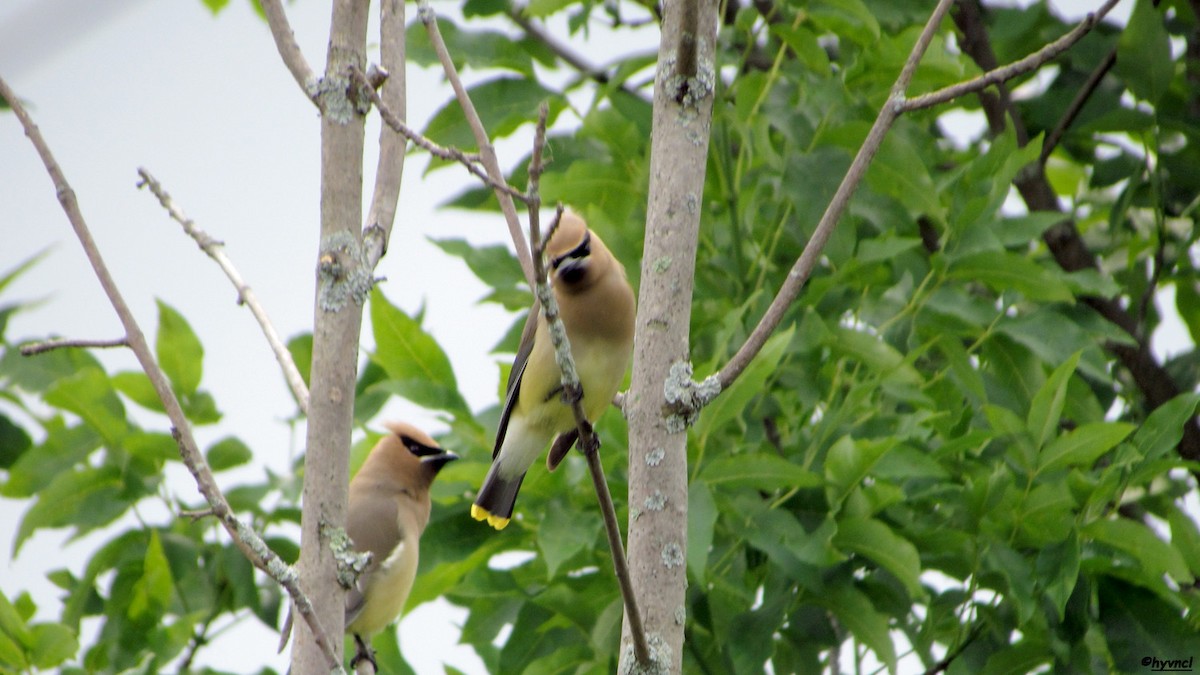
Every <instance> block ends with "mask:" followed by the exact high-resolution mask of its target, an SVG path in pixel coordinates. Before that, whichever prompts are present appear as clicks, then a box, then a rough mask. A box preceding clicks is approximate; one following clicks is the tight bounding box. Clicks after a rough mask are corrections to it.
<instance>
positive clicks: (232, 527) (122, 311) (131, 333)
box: [0, 78, 342, 672]
mask: <svg viewBox="0 0 1200 675" xmlns="http://www.w3.org/2000/svg"><path fill="white" fill-rule="evenodd" d="M0 98H3V99H4V100H6V101H8V104H9V106H10V107H11V108H12V110H13V112H14V113H16V115H17V119H19V120H20V121H21V126H22V127H24V129H25V135H26V136H28V137H29V140H30V142H32V143H33V146H34V148H35V149H36V150H37V153H38V155H39V156H40V157H41V159H42V164H44V165H45V167H46V172H47V173H48V174H49V175H50V180H51V181H52V182H53V183H54V188H55V190H56V191H57V193H58V201H59V203H60V204H61V205H62V207H63V211H64V212H65V213H66V215H67V220H69V221H70V223H71V227H72V228H73V229H74V230H75V236H76V237H77V238H78V239H79V243H80V244H81V245H82V246H83V251H84V253H85V254H86V255H87V258H88V262H90V263H91V265H92V269H93V270H94V271H95V273H96V278H97V279H98V280H99V282H100V286H101V287H102V288H103V289H104V293H105V295H107V296H108V299H109V302H110V303H111V304H112V306H113V310H114V311H115V312H116V313H117V317H118V318H119V319H120V320H121V325H122V326H123V327H124V328H125V335H126V339H128V341H129V347H130V349H132V350H133V353H134V355H135V356H136V357H137V360H138V363H139V364H140V365H141V366H142V370H143V371H145V373H146V377H148V378H149V379H150V383H151V384H152V385H153V386H154V390H155V392H156V393H157V394H158V397H159V399H160V400H161V401H162V404H163V408H164V409H165V410H166V413H167V416H168V418H170V420H171V424H172V425H173V426H172V429H171V434H172V436H173V437H174V438H175V442H176V444H177V445H178V446H179V451H180V455H181V456H182V458H183V463H184V464H185V465H186V466H187V468H188V470H189V471H190V472H191V473H192V476H193V477H194V478H195V480H196V486H197V487H198V488H199V490H200V493H201V494H202V495H204V498H205V500H206V501H208V503H209V504H210V505H211V506H212V509H213V514H214V515H216V516H217V518H218V519H219V520H220V521H221V524H222V525H223V526H224V527H225V530H226V531H227V532H228V533H229V535H230V537H232V539H233V543H234V545H235V546H237V547H238V549H240V550H241V551H242V554H243V555H245V556H246V558H247V559H248V560H249V561H250V562H251V563H252V564H253V565H254V566H255V567H257V568H259V569H260V570H262V571H264V572H266V573H267V574H268V575H270V576H271V578H273V579H275V580H276V581H278V582H279V584H280V585H282V586H283V587H284V588H285V589H287V592H288V594H289V595H290V596H291V598H292V601H293V602H295V603H296V606H297V608H298V609H299V611H300V614H301V615H302V616H304V618H305V620H306V621H307V622H308V625H309V628H310V630H311V631H312V633H313V635H314V636H315V637H316V640H317V644H318V646H319V648H320V650H321V653H322V654H323V655H324V657H325V659H326V661H327V665H328V667H329V668H330V669H332V670H335V671H338V672H341V671H342V664H341V661H340V660H339V659H338V658H337V652H336V651H335V650H334V647H333V644H332V643H331V642H330V640H329V636H328V635H327V634H326V633H325V630H324V629H323V628H322V627H321V625H320V622H318V621H317V620H316V618H315V615H314V614H313V606H312V604H311V603H310V602H309V600H308V597H307V596H306V595H305V594H304V593H303V592H302V591H301V590H300V586H299V583H298V576H297V574H296V571H295V570H294V569H292V568H291V567H289V566H288V565H287V564H286V563H284V562H283V561H282V560H281V559H280V558H279V556H277V555H276V554H275V553H274V552H272V551H271V549H270V548H269V547H268V546H267V545H266V543H265V542H264V541H263V540H262V537H260V536H259V535H258V533H256V532H255V531H254V529H253V528H251V527H250V526H249V525H246V524H245V523H244V522H242V521H241V519H239V518H238V517H237V515H236V514H235V513H234V512H233V509H232V508H231V507H230V506H229V502H228V501H227V500H226V499H225V495H224V494H223V493H222V492H221V488H220V487H219V486H218V485H217V482H216V479H215V478H214V477H213V474H212V469H211V468H210V467H209V466H208V462H207V461H206V460H205V459H204V454H203V453H201V452H200V448H199V447H198V446H197V445H196V439H195V438H193V437H192V430H191V426H190V425H189V424H188V421H187V417H185V416H184V414H183V409H182V408H181V407H180V405H179V400H178V399H177V398H176V397H175V392H174V391H172V390H171V385H170V384H169V383H168V381H167V376H166V374H164V373H163V371H162V368H160V367H159V365H158V362H157V361H155V359H154V352H153V351H152V350H151V349H150V345H149V344H148V343H147V342H146V336H145V335H144V334H143V333H142V329H141V327H140V326H138V323H137V320H136V319H134V317H133V312H131V311H130V309H129V305H127V304H126V303H125V299H124V297H122V295H121V292H120V290H119V289H118V288H117V285H116V282H115V281H113V278H112V275H111V274H110V273H109V271H108V266H107V265H106V264H105V262H104V259H103V257H102V256H101V255H100V250H99V248H98V247H97V246H96V242H95V240H94V239H93V238H92V234H91V231H90V230H89V229H88V226H87V223H86V222H85V221H84V219H83V213H82V212H81V211H80V209H79V202H78V201H77V200H76V198H75V191H74V190H73V189H71V186H70V184H69V183H67V179H66V177H65V176H64V175H63V172H62V169H61V168H60V167H59V165H58V162H57V160H55V159H54V155H53V154H52V153H51V152H50V148H49V146H48V145H47V144H46V141H45V139H43V138H42V134H41V132H40V131H39V130H38V128H37V125H35V124H34V123H33V119H32V118H30V116H29V114H28V113H27V112H26V111H25V108H24V106H22V105H21V101H20V100H19V99H18V98H17V97H16V95H14V94H13V91H12V89H10V88H9V86H8V83H6V82H5V81H4V80H3V78H0Z"/></svg>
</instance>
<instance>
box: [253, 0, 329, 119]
mask: <svg viewBox="0 0 1200 675" xmlns="http://www.w3.org/2000/svg"><path fill="white" fill-rule="evenodd" d="M260 4H261V5H262V8H263V13H264V14H266V15H267V25H268V26H270V28H271V37H272V38H274V39H275V47H276V48H277V49H278V50H279V56H280V57H281V58H282V59H283V64H284V65H285V66H287V69H288V72H290V73H291V74H292V77H294V78H295V79H296V84H298V85H300V89H301V90H302V91H303V92H304V95H305V96H307V97H308V100H310V101H312V102H313V103H314V104H315V103H317V92H318V90H319V86H320V78H318V77H317V74H316V73H314V72H313V69H312V67H311V66H309V65H308V61H306V60H305V59H304V53H303V52H301V51H300V45H298V44H296V34H295V33H293V32H292V26H291V25H290V24H289V23H288V20H287V14H285V13H284V11H283V4H282V2H281V0H262V1H261V3H260Z"/></svg>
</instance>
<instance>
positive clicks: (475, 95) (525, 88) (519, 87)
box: [425, 77, 563, 151]
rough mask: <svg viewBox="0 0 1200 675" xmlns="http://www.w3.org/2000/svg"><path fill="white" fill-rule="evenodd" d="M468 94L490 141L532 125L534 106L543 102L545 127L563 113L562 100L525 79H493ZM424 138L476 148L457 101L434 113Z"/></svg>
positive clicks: (463, 147) (465, 148) (534, 113)
mask: <svg viewBox="0 0 1200 675" xmlns="http://www.w3.org/2000/svg"><path fill="white" fill-rule="evenodd" d="M468 93H470V95H471V100H472V101H474V102H475V107H476V108H477V109H478V111H479V117H480V119H481V120H482V121H483V127H484V128H485V129H487V130H488V133H489V134H491V137H492V138H493V139H495V138H503V137H505V136H508V135H510V134H512V133H513V132H514V131H516V130H517V128H519V127H520V126H521V125H523V124H526V123H532V122H533V121H534V119H535V117H536V116H537V110H538V106H539V105H541V104H542V102H544V101H548V102H549V103H550V114H549V117H548V118H547V124H553V123H554V120H555V119H556V118H557V117H558V113H559V112H560V111H561V110H562V109H563V102H562V99H561V98H559V97H558V95H557V94H556V93H555V92H553V91H551V90H549V89H546V88H545V87H543V86H542V85H540V84H538V83H537V81H535V80H532V79H527V78H512V77H500V78H496V79H494V80H489V81H487V82H484V83H482V84H477V85H475V86H473V87H471V88H470V89H469V90H468ZM425 135H426V136H428V137H429V138H431V139H433V140H434V141H436V142H438V143H440V144H442V145H452V146H454V147H457V148H459V149H461V150H464V151H465V150H468V149H470V148H474V147H476V143H475V135H474V134H473V133H472V132H471V127H470V125H468V124H467V120H466V118H465V117H464V116H463V113H462V107H461V106H459V104H458V101H457V100H451V101H450V102H448V103H447V104H446V105H445V106H443V107H442V109H441V110H438V111H437V112H436V113H434V115H433V118H432V119H430V120H429V124H428V125H426V127H425Z"/></svg>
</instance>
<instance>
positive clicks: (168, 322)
mask: <svg viewBox="0 0 1200 675" xmlns="http://www.w3.org/2000/svg"><path fill="white" fill-rule="evenodd" d="M157 302H158V339H157V340H156V341H155V344H154V353H155V356H156V357H158V364H159V366H161V367H162V369H163V372H165V373H166V374H167V378H168V379H169V380H171V385H172V387H173V388H174V389H175V392H176V393H177V394H182V395H184V396H186V395H188V394H192V393H194V392H195V391H196V389H197V388H199V386H200V375H201V373H202V372H203V362H204V347H203V346H202V345H201V344H200V338H198V337H196V333H195V332H193V331H192V327H191V326H189V325H188V322H187V320H186V319H184V318H183V315H182V314H180V313H179V312H177V311H175V309H174V308H172V307H171V306H170V305H168V304H167V303H165V302H163V301H162V300H158V301H157Z"/></svg>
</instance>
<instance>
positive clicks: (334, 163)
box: [292, 0, 371, 675]
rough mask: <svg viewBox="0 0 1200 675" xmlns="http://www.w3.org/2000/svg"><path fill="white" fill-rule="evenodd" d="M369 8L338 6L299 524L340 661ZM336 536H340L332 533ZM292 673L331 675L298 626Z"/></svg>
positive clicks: (362, 1)
mask: <svg viewBox="0 0 1200 675" xmlns="http://www.w3.org/2000/svg"><path fill="white" fill-rule="evenodd" d="M369 7H370V3H369V2H368V1H367V0H336V1H335V3H334V7H333V21H332V27H331V29H330V37H329V53H328V62H327V65H326V70H325V77H324V79H323V80H322V83H321V93H320V94H319V95H318V96H319V97H320V101H319V102H318V105H320V107H321V240H320V251H319V256H318V264H317V292H316V306H315V309H314V321H313V361H312V383H311V392H310V401H309V414H308V430H307V437H306V439H305V440H306V453H307V454H306V456H305V473H304V504H303V513H302V516H301V541H300V544H301V546H300V565H299V567H300V580H301V585H302V587H303V589H304V592H305V593H306V594H307V595H308V597H309V599H310V600H311V601H312V604H313V606H314V608H315V609H316V612H317V617H318V619H319V620H320V623H321V625H322V627H324V629H325V630H326V631H328V633H329V638H330V640H331V641H333V642H334V645H335V649H336V651H337V652H338V654H339V656H340V654H341V645H342V643H341V635H342V633H343V630H344V609H343V608H344V595H345V589H344V588H342V587H341V585H339V584H338V581H337V576H338V573H337V563H336V560H335V558H334V554H333V550H332V547H331V545H330V544H331V540H330V537H329V534H330V532H331V530H330V529H327V528H337V529H341V528H343V527H344V526H345V522H346V493H347V485H348V484H349V477H348V473H349V456H350V432H351V427H352V424H353V409H354V383H355V380H356V377H357V370H358V344H359V332H360V329H361V327H362V311H363V302H364V301H365V299H366V296H367V293H368V292H369V290H370V283H371V268H370V266H369V265H367V264H365V256H364V248H363V242H362V234H361V230H360V228H361V223H362V181H363V175H362V155H363V143H364V135H365V129H364V125H363V119H364V118H363V114H362V112H361V110H362V107H361V106H360V105H356V104H355V103H354V99H355V97H353V96H348V95H347V91H348V90H349V89H348V85H349V83H350V73H349V70H348V69H349V67H350V66H356V67H358V68H360V69H363V70H365V63H366V58H365V54H364V52H365V49H366V35H367V12H368V9H369ZM333 531H336V530H333ZM296 627H297V628H298V633H297V635H296V644H295V646H294V648H293V651H292V672H293V673H295V674H296V675H309V674H310V673H313V674H315V673H325V672H328V667H327V665H326V663H325V661H324V659H323V658H322V656H321V654H320V652H319V651H318V650H317V648H316V646H315V644H314V643H313V640H312V634H311V633H310V632H309V631H308V628H307V626H306V625H305V623H304V622H303V621H297V622H296Z"/></svg>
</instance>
